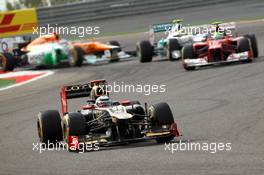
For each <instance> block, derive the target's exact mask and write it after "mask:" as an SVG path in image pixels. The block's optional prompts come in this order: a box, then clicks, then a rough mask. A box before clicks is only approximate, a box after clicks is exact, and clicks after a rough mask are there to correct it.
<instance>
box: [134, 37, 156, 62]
mask: <svg viewBox="0 0 264 175" xmlns="http://www.w3.org/2000/svg"><path fill="white" fill-rule="evenodd" d="M137 56H138V57H139V60H140V62H141V63H146V62H151V61H152V57H153V47H152V46H151V44H150V42H149V41H141V42H138V43H137Z"/></svg>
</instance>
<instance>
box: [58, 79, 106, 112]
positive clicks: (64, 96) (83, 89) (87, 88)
mask: <svg viewBox="0 0 264 175" xmlns="http://www.w3.org/2000/svg"><path fill="white" fill-rule="evenodd" d="M106 85H107V83H106V81H105V80H93V81H90V82H89V83H85V84H77V85H71V86H63V87H62V88H61V91H60V97H61V110H62V114H65V113H68V99H73V98H84V97H90V94H91V91H92V89H93V87H94V86H99V87H101V88H103V89H104V90H106V87H107V86H106Z"/></svg>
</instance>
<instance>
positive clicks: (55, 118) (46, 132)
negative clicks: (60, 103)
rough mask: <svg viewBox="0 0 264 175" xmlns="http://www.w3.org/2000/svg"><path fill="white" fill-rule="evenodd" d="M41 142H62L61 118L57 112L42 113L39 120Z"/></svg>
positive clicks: (38, 127)
mask: <svg viewBox="0 0 264 175" xmlns="http://www.w3.org/2000/svg"><path fill="white" fill-rule="evenodd" d="M37 129H38V136H39V139H40V142H42V143H48V142H53V143H55V142H59V141H61V140H62V129H61V118H60V114H59V112H58V111H57V110H48V111H41V112H39V114H38V118H37Z"/></svg>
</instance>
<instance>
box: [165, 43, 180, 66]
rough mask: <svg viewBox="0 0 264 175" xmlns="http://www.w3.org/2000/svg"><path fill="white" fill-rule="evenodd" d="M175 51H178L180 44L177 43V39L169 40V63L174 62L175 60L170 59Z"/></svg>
mask: <svg viewBox="0 0 264 175" xmlns="http://www.w3.org/2000/svg"><path fill="white" fill-rule="evenodd" d="M176 50H180V44H179V42H178V40H177V39H170V40H169V42H168V49H167V51H168V54H167V55H168V58H169V60H170V61H174V60H177V59H178V58H177V59H176V58H173V57H172V52H173V51H176Z"/></svg>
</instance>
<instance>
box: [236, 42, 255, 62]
mask: <svg viewBox="0 0 264 175" xmlns="http://www.w3.org/2000/svg"><path fill="white" fill-rule="evenodd" d="M237 47H238V49H237V51H238V53H241V52H246V51H250V43H249V39H247V38H241V39H239V40H238V43H237ZM242 62H243V63H250V62H252V59H247V60H243V61H242Z"/></svg>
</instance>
